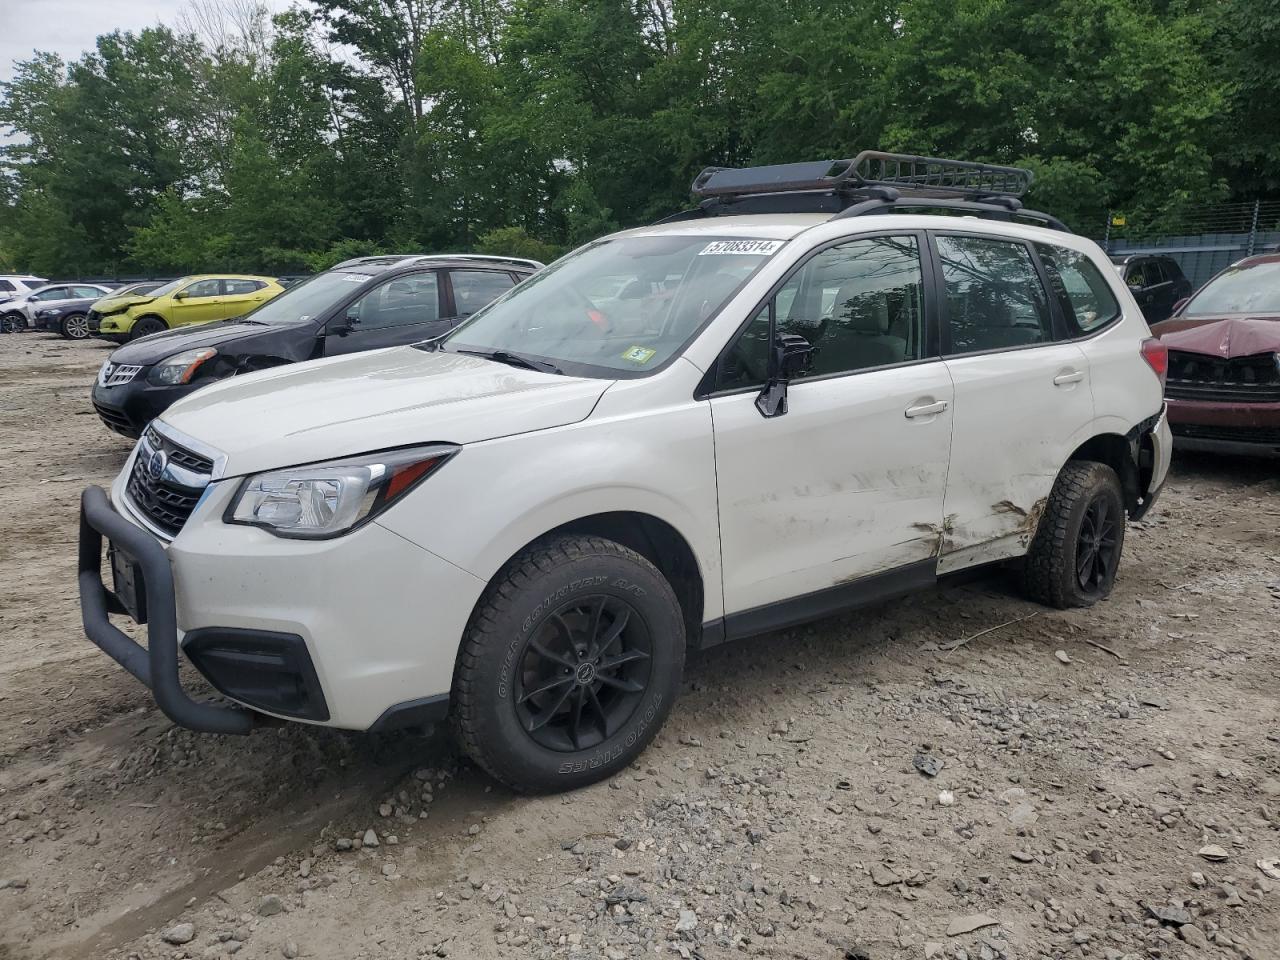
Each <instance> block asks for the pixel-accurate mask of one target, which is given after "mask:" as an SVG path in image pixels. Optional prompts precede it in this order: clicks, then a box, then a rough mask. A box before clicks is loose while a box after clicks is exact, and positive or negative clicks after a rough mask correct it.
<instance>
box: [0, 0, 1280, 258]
mask: <svg viewBox="0 0 1280 960" xmlns="http://www.w3.org/2000/svg"><path fill="white" fill-rule="evenodd" d="M237 2H238V4H239V5H238V6H234V5H233V6H234V11H235V14H236V15H237V16H238V17H239V18H240V19H238V20H237V21H236V22H235V23H233V24H228V23H226V22H223V21H220V19H219V17H220V16H223V15H224V14H220V13H219V10H220V9H226V8H219V7H218V5H217V3H216V2H215V0H205V2H204V4H203V6H201V7H200V8H199V10H200V14H201V20H200V26H199V29H194V28H187V29H172V28H166V27H154V28H148V29H145V30H142V31H141V32H139V33H128V32H116V33H111V34H108V35H105V36H102V37H99V38H98V42H97V45H96V47H95V49H94V50H93V51H91V52H89V53H86V54H85V55H84V56H82V57H81V58H79V59H78V60H76V61H74V62H72V63H65V62H63V61H62V60H61V59H59V58H58V57H57V56H55V55H53V54H49V53H37V54H36V55H35V56H33V57H32V58H30V59H28V60H25V61H22V62H20V63H18V64H16V65H15V68H14V70H13V74H12V80H10V81H9V82H8V83H4V84H0V132H4V133H8V134H9V136H8V138H7V139H6V140H3V141H0V218H2V219H0V255H2V256H3V258H4V260H5V261H6V263H7V264H8V265H10V266H11V267H14V268H21V269H24V270H31V271H36V272H40V273H44V274H47V275H67V274H73V273H79V274H89V273H101V274H106V273H121V272H127V271H149V272H154V273H176V272H180V271H186V270H197V269H199V270H204V269H231V268H235V269H245V270H262V271H276V272H286V273H287V272H295V271H303V270H312V269H322V268H323V267H325V266H327V265H329V264H331V263H333V262H337V261H338V260H340V259H342V258H344V257H347V256H353V255H358V254H360V253H367V252H381V251H386V250H433V251H443V250H481V251H486V252H507V253H512V254H520V255H526V256H533V257H536V258H538V259H543V260H545V259H549V258H551V257H552V256H554V255H555V254H556V253H557V252H560V251H563V250H564V249H567V248H569V247H572V246H574V245H576V244H579V243H581V242H584V241H586V240H589V239H591V238H593V237H595V236H598V235H600V234H601V233H603V232H606V231H609V230H612V229H616V228H618V227H623V226H631V225H635V224H638V223H643V222H646V221H649V220H652V219H654V218H657V217H660V216H662V215H664V214H666V213H669V212H671V211H672V210H675V209H679V208H680V207H682V206H684V205H685V204H687V202H688V184H689V182H690V181H691V179H692V177H693V176H694V175H695V174H696V173H697V171H698V170H700V169H701V168H702V167H704V166H707V165H710V164H717V165H731V164H745V163H753V162H754V163H761V162H782V161H789V160H799V159H812V158H818V157H833V158H834V157H841V156H848V155H850V154H851V153H853V152H856V151H857V150H858V149H862V148H866V147H883V148H887V149H897V150H903V151H909V152H913V153H933V154H939V155H945V156H958V157H966V158H973V159H985V160H992V161H998V162H1004V163H1018V164H1025V165H1027V166H1030V167H1031V168H1033V169H1034V170H1035V171H1036V174H1037V184H1036V187H1035V193H1034V196H1033V197H1032V198H1031V200H1032V201H1033V202H1034V203H1036V204H1038V205H1040V206H1042V207H1044V208H1046V209H1050V210H1052V211H1053V212H1055V213H1057V214H1059V215H1060V216H1062V217H1063V218H1064V219H1067V220H1068V222H1071V221H1072V220H1080V219H1095V218H1097V217H1098V216H1099V215H1100V214H1101V212H1102V211H1105V210H1106V209H1108V208H1117V209H1122V210H1126V211H1131V212H1141V213H1144V214H1147V215H1153V216H1158V215H1159V214H1160V213H1161V212H1162V211H1165V210H1167V209H1169V208H1171V207H1172V206H1175V205H1177V204H1179V203H1183V202H1185V201H1188V200H1201V201H1208V200H1215V199H1222V198H1227V197H1234V198H1239V199H1251V198H1253V197H1254V196H1280V137H1277V133H1280V115H1278V114H1277V112H1276V111H1277V109H1278V107H1277V99H1276V97H1275V95H1274V91H1275V90H1276V89H1277V83H1278V82H1280V66H1277V64H1278V63H1280V61H1277V59H1276V57H1275V55H1274V51H1275V50H1276V49H1277V44H1278V43H1280V33H1278V32H1277V31H1280V27H1278V26H1277V24H1280V0H1249V2H1245V0H1214V2H1212V3H1211V2H1209V0H863V2H860V3H849V2H848V0H841V2H835V0H772V2H770V3H760V2H758V0H311V2H310V3H309V4H306V5H299V6H298V7H295V8H294V9H292V10H289V11H288V12H286V13H283V14H280V15H277V16H275V17H274V18H270V17H268V16H267V15H266V13H265V12H263V11H261V10H257V11H254V10H253V8H252V5H251V3H250V2H249V0H237ZM335 50H337V51H340V54H335V52H334V51H335Z"/></svg>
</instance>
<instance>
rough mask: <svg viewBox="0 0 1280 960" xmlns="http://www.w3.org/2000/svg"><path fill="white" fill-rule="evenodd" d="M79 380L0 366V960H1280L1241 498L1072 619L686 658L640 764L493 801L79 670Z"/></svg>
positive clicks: (819, 632)
mask: <svg viewBox="0 0 1280 960" xmlns="http://www.w3.org/2000/svg"><path fill="white" fill-rule="evenodd" d="M106 353H107V349H106V347H105V346H103V345H100V344H96V343H84V344H68V343H64V342H62V341H59V340H57V339H54V338H47V337H45V336H43V335H35V334H28V335H23V336H10V337H0V490H2V491H3V507H2V508H0V569H2V570H3V571H4V574H3V578H2V579H0V584H3V586H0V958H4V960H10V958H39V957H58V958H97V957H119V958H123V957H130V956H136V957H142V958H150V957H174V958H179V957H194V958H203V957H210V958H216V957H222V956H231V955H234V956H236V957H237V958H269V957H291V956H300V957H315V958H335V960H337V958H342V960H346V958H362V957H367V958H382V957H387V958H411V957H430V956H441V957H443V956H453V957H465V958H473V957H474V958H481V960H483V958H496V957H583V958H587V957H590V958H600V957H607V958H610V960H617V958H623V957H632V956H641V955H650V954H660V955H664V956H666V955H673V954H674V955H676V956H682V957H703V958H714V957H727V956H736V955H740V954H746V955H749V956H758V957H776V958H782V957H788V958H790V957H795V958H825V957H830V958H836V960H839V958H863V957H869V958H872V960H887V958H896V957H904V958H906V957H910V958H927V957H935V956H936V957H949V958H961V957H964V958H971V960H977V958H983V960H993V958H999V957H1007V958H1014V957H1019V958H1021V957H1038V956H1044V957H1065V956H1071V957H1074V956H1082V957H1101V958H1108V960H1118V958H1121V957H1135V958H1136V957H1148V956H1149V957H1160V958H1168V957H1202V956H1203V957H1236V956H1239V957H1253V958H1259V960H1263V958H1276V957H1280V881H1275V880H1268V879H1267V878H1266V876H1265V874H1264V872H1263V870H1262V869H1261V868H1260V867H1259V865H1258V861H1260V860H1261V861H1263V862H1264V863H1265V862H1266V861H1267V860H1268V859H1271V858H1277V857H1280V704H1278V702H1277V690H1280V620H1278V619H1277V613H1280V532H1278V531H1280V469H1278V468H1277V467H1276V466H1273V465H1268V464H1265V463H1260V462H1250V461H1231V460H1225V459H1194V460H1193V459H1186V458H1181V459H1179V460H1178V461H1176V463H1175V473H1174V477H1173V479H1172V481H1171V484H1170V487H1169V489H1168V491H1167V492H1166V495H1165V498H1164V499H1163V501H1162V503H1161V506H1160V508H1159V509H1158V511H1157V513H1156V515H1154V516H1153V517H1152V518H1150V519H1149V520H1148V521H1147V522H1146V523H1144V524H1141V525H1138V526H1136V527H1134V528H1131V531H1130V538H1129V541H1128V544H1127V547H1126V559H1125V564H1124V566H1123V568H1122V571H1121V580H1120V583H1119V586H1118V588H1117V590H1116V593H1115V595H1114V596H1113V597H1112V598H1111V599H1110V600H1109V601H1108V602H1106V603H1104V604H1102V605H1100V606H1099V607H1097V608H1095V609H1093V610H1087V611H1075V612H1070V613H1061V612H1055V611H1050V610H1045V609H1041V608H1038V607H1035V606H1033V605H1031V604H1029V603H1027V602H1025V601H1023V600H1021V599H1019V598H1018V597H1017V596H1016V595H1014V594H1013V593H1012V592H1011V591H1010V590H1009V589H1008V587H1007V586H1006V584H1005V582H1004V581H1003V580H1000V579H995V580H991V581H983V582H976V583H970V584H968V585H965V586H960V587H953V588H951V589H947V590H944V591H940V592H938V593H934V594H931V595H928V596H922V597H917V598H914V599H911V600H908V601H906V602H900V603H897V604H894V605H892V606H888V607H884V608H881V609H876V610H872V611H870V612H866V613H860V614H857V615H851V616H848V617H844V618H836V619H832V620H827V621H824V622H822V623H818V624H815V625H813V626H810V627H805V628H802V629H799V630H793V631H787V632H784V633H779V634H774V635H770V636H766V637H760V638H758V639H756V640H753V641H750V642H747V643H744V644H741V645H737V646H732V647H729V648H721V649H719V650H716V651H713V652H711V653H709V654H706V655H703V656H700V657H696V658H694V660H693V662H692V663H691V664H690V666H689V669H688V672H687V675H686V678H685V689H684V694H683V696H682V698H681V700H680V701H679V703H678V704H677V706H676V709H675V712H674V714H673V716H672V718H671V721H670V723H669V724H668V726H667V727H666V729H665V731H664V732H663V733H662V735H661V736H660V738H659V740H658V741H657V743H656V744H655V745H654V746H653V747H652V748H650V750H649V751H648V752H647V753H646V754H645V756H644V757H643V758H642V760H641V762H640V764H639V765H637V766H636V767H634V768H633V769H632V770H630V771H629V772H628V773H626V774H625V775H623V776H621V777H618V778H616V779H614V780H613V781H611V782H609V783H605V784H600V785H598V786H596V787H594V788H591V789H588V790H584V791H581V792H579V793H576V794H572V795H568V796H557V797H543V798H535V799H528V798H521V797H515V796H512V795H510V794H508V793H506V792H505V791H503V790H501V789H499V788H497V787H493V786H491V785H490V783H489V782H487V781H486V780H485V778H484V777H483V776H482V775H480V774H478V773H477V772H476V771H474V770H473V769H471V768H470V767H469V766H468V765H467V764H465V763H463V762H460V761H459V760H458V759H457V757H456V755H455V754H454V752H453V750H452V748H451V746H450V745H449V743H448V740H447V739H446V738H444V737H436V738H422V737H416V736H400V737H397V738H373V737H368V736H358V735H346V734H342V733H337V732H330V731H324V730H309V729H306V728H303V727H298V726H290V727H281V728H277V729H268V730H264V731H261V732H258V733H256V734H254V735H253V736H251V737H248V738H241V739H235V738H227V739H217V738H212V737H205V736H197V735H193V734H189V733H187V732H185V731H180V730H177V729H175V728H173V727H172V726H171V725H170V724H169V723H168V721H167V720H165V718H164V717H163V716H162V715H161V714H159V713H158V712H157V711H156V709H155V708H154V706H153V705H152V704H151V703H150V702H149V701H148V698H147V696H146V695H144V691H143V690H142V688H141V687H140V686H139V685H138V684H137V683H135V682H134V681H133V680H132V679H131V678H130V677H129V676H127V675H126V674H125V673H124V672H123V671H122V670H120V669H119V668H117V667H116V666H115V665H114V664H113V663H111V662H110V661H109V660H107V658H106V657H105V656H104V655H102V654H101V653H99V652H98V651H97V650H96V648H94V647H92V646H91V645H90V644H89V643H88V642H87V641H86V640H85V639H84V637H83V635H82V633H81V631H80V625H79V609H78V605H77V601H76V595H75V577H74V565H75V538H76V501H77V498H78V496H79V493H80V490H81V488H82V487H83V486H84V485H85V484H87V483H102V484H105V483H106V482H107V481H108V480H109V478H110V477H111V476H112V475H113V474H114V473H115V472H116V471H117V470H118V469H119V467H120V464H121V463H122V461H123V460H124V457H125V455H126V453H127V451H128V444H127V443H126V442H125V441H123V440H121V439H119V438H116V437H113V436H111V435H110V434H108V433H107V432H106V430H105V429H104V428H103V427H102V426H101V425H100V424H99V423H98V421H97V419H96V417H94V416H93V414H92V410H91V408H90V406H89V401H88V385H89V383H90V381H91V379H92V375H93V373H94V371H95V370H96V368H97V366H98V364H100V363H101V362H102V360H103V359H104V357H105V356H106ZM406 586H407V587H409V588H411V585H406ZM962 641H967V642H962ZM957 644H959V645H958V646H957ZM917 766H920V767H924V768H926V770H928V771H933V770H934V769H935V768H936V767H938V766H940V769H939V770H937V771H936V775H935V776H932V777H931V776H928V775H927V773H925V772H921V770H919V769H917ZM368 831H373V832H372V833H369V832H368ZM375 838H376V846H373V845H370V844H369V843H367V842H366V841H367V840H375ZM166 936H167V937H168V940H169V942H166V940H165V939H163V938H164V937H166Z"/></svg>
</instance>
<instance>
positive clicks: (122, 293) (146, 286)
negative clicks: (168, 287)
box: [107, 280, 160, 297]
mask: <svg viewBox="0 0 1280 960" xmlns="http://www.w3.org/2000/svg"><path fill="white" fill-rule="evenodd" d="M159 289H160V284H159V283H158V282H156V281H154V280H144V281H143V282H142V283H131V284H129V285H128V286H127V287H120V288H119V289H118V290H112V291H111V292H110V293H108V294H107V296H108V297H141V296H143V295H145V294H148V293H152V292H153V291H156V290H159Z"/></svg>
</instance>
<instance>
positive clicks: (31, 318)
mask: <svg viewBox="0 0 1280 960" xmlns="http://www.w3.org/2000/svg"><path fill="white" fill-rule="evenodd" d="M110 292H111V288H110V287H104V286H103V285H102V284H100V283H50V284H46V285H44V286H42V287H37V288H36V289H35V290H32V291H31V292H30V293H25V294H21V295H19V296H16V297H14V298H13V299H12V300H9V301H6V302H5V303H3V304H0V322H3V325H4V330H5V332H6V333H17V332H18V331H19V330H28V329H31V328H32V327H34V326H35V319H36V311H37V310H43V309H45V308H46V307H56V306H57V305H58V304H60V303H63V302H64V301H67V300H79V299H82V298H84V297H95V298H96V297H105V296H106V295H107V294H108V293H110Z"/></svg>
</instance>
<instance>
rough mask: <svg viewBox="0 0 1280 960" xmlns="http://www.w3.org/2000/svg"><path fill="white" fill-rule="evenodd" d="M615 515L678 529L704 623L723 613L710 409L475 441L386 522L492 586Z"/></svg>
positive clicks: (691, 407) (681, 408)
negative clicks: (529, 551)
mask: <svg viewBox="0 0 1280 960" xmlns="http://www.w3.org/2000/svg"><path fill="white" fill-rule="evenodd" d="M621 420H626V421H627V422H626V423H625V425H624V424H620V422H619V421H621ZM617 512H630V513H639V514H647V515H649V516H652V517H656V518H658V519H659V520H662V521H664V522H665V523H667V524H669V525H670V526H671V527H673V528H674V529H675V530H676V531H677V532H679V533H680V535H681V536H683V537H684V539H685V540H686V541H687V542H688V544H689V547H690V549H691V550H692V552H693V555H694V558H695V560H696V561H697V564H698V568H699V572H700V574H701V576H702V581H703V588H704V611H703V616H704V619H714V618H716V617H719V616H721V615H722V614H723V612H724V608H723V594H722V583H721V575H720V539H719V528H718V522H717V505H716V479H715V450H714V444H713V440H712V431H711V411H710V409H709V407H708V406H707V405H706V404H704V403H699V402H695V401H692V400H690V401H689V402H687V403H685V404H681V405H678V406H675V407H670V408H667V409H665V410H662V411H660V412H656V413H655V412H650V413H648V414H645V415H641V416H635V417H631V416H620V417H601V418H594V417H593V418H588V419H587V420H585V421H582V422H580V423H577V424H571V425H568V426H565V427H558V428H554V429H550V430H540V431H536V432H532V433H525V434H520V435H517V436H512V437H503V438H499V439H496V440H489V441H485V442H481V443H475V444H468V445H467V446H465V447H464V448H463V450H462V451H461V453H460V454H459V455H458V456H457V457H455V458H454V459H453V460H452V461H451V462H450V463H449V464H448V465H447V466H445V467H444V468H443V469H442V470H440V472H439V473H438V474H436V475H434V476H432V477H431V478H430V479H429V480H428V481H427V482H426V483H425V484H423V486H422V487H421V488H420V490H418V491H416V492H415V493H414V494H412V495H410V496H408V497H406V498H405V499H404V501H402V502H401V503H398V504H396V505H395V506H394V507H393V508H392V509H391V510H389V511H387V513H386V514H384V515H383V516H382V517H380V518H379V519H378V521H377V522H378V523H381V524H382V525H383V526H385V527H387V528H388V529H389V530H391V531H392V532H394V533H396V534H399V535H400V536H402V537H404V538H405V539H407V540H410V541H412V542H414V543H416V544H418V545H419V546H421V547H423V548H424V549H426V550H430V551H431V552H432V553H434V554H436V555H437V556H440V557H443V558H445V559H446V560H448V561H449V562H450V563H453V564H455V565H456V566H458V567H461V568H462V569H463V570H466V571H467V572H469V573H471V574H473V575H475V576H477V577H479V578H481V579H482V580H485V581H489V580H491V579H492V578H493V576H494V575H495V574H496V573H497V572H498V571H499V570H500V569H501V568H502V566H503V565H504V564H505V563H506V562H507V561H508V560H509V559H511V558H512V557H513V556H515V555H516V554H517V553H518V552H519V551H520V550H521V549H522V548H523V547H525V546H526V545H528V544H529V543H531V542H532V541H534V540H536V539H537V538H538V537H540V536H542V535H543V534H545V533H547V532H549V531H551V530H554V529H556V528H557V527H561V526H563V525H565V524H567V523H570V522H572V521H574V520H579V519H582V518H584V517H589V516H593V515H596V514H601V513H617Z"/></svg>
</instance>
